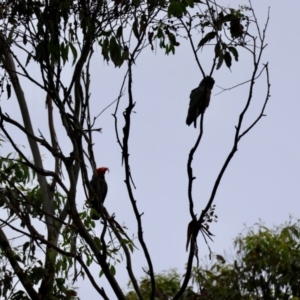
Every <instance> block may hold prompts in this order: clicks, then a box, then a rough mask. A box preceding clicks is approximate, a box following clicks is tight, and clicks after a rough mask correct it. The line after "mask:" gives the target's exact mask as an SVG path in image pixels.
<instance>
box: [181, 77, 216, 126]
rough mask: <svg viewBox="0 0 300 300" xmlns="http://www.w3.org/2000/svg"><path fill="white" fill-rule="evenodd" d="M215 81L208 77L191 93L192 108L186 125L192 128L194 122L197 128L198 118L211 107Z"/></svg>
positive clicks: (190, 107)
mask: <svg viewBox="0 0 300 300" xmlns="http://www.w3.org/2000/svg"><path fill="white" fill-rule="evenodd" d="M214 83H215V81H214V79H213V78H212V77H210V76H206V77H204V78H203V79H202V81H201V82H200V84H199V86H198V87H197V88H195V89H193V90H192V91H191V95H190V106H189V110H188V115H187V118H186V124H187V125H188V126H190V125H191V124H192V123H193V122H194V126H195V128H196V120H197V118H198V117H199V116H200V115H201V114H203V113H204V111H205V109H206V108H207V107H208V105H209V101H210V94H211V90H212V88H213V86H214Z"/></svg>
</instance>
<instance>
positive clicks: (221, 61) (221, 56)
mask: <svg viewBox="0 0 300 300" xmlns="http://www.w3.org/2000/svg"><path fill="white" fill-rule="evenodd" d="M223 60H224V56H223V53H222V52H221V54H220V56H219V60H218V64H217V70H219V69H220V68H221V66H222V64H223Z"/></svg>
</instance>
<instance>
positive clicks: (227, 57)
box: [224, 52, 232, 69]
mask: <svg viewBox="0 0 300 300" xmlns="http://www.w3.org/2000/svg"><path fill="white" fill-rule="evenodd" d="M224 60H225V64H226V66H227V67H228V68H229V69H230V67H231V61H232V58H231V55H230V53H229V52H225V54H224Z"/></svg>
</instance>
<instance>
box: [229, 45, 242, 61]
mask: <svg viewBox="0 0 300 300" xmlns="http://www.w3.org/2000/svg"><path fill="white" fill-rule="evenodd" d="M228 50H229V51H230V52H231V53H232V55H233V56H234V59H235V61H238V60H239V53H238V51H237V50H236V48H235V47H228Z"/></svg>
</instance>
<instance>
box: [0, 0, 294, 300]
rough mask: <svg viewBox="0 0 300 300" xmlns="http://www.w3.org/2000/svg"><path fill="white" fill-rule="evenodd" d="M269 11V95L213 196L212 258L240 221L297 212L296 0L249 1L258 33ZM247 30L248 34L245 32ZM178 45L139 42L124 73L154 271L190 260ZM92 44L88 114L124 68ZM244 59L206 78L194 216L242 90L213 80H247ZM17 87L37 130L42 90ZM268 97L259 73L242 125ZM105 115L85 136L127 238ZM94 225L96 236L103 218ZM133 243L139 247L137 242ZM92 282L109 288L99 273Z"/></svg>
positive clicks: (217, 165) (186, 130) (117, 153)
mask: <svg viewBox="0 0 300 300" xmlns="http://www.w3.org/2000/svg"><path fill="white" fill-rule="evenodd" d="M218 3H219V4H220V5H224V6H227V5H228V6H232V7H234V8H236V5H238V4H247V1H240V0H237V1H218ZM269 6H270V8H271V10H270V21H269V27H268V29H267V34H266V35H267V38H266V41H267V44H268V47H267V48H266V50H265V52H264V55H263V58H262V60H261V63H267V62H269V70H270V81H271V98H270V100H269V103H268V105H267V108H266V111H265V113H266V115H267V116H266V117H264V118H263V119H261V121H260V122H259V123H258V124H257V125H256V126H255V128H254V129H253V130H252V131H251V132H250V133H249V134H247V135H246V136H245V137H244V139H243V140H242V141H241V143H240V145H239V148H238V151H237V152H236V154H235V157H234V158H233V160H232V162H231V163H230V166H229V167H228V169H227V171H226V173H225V176H224V177H223V179H222V181H221V184H220V187H219V189H218V192H217V195H216V198H215V202H214V203H215V204H216V205H217V207H216V214H217V215H218V217H219V221H218V223H213V224H212V226H211V231H212V233H213V234H214V235H215V237H214V242H213V243H210V247H211V250H212V251H213V252H214V253H220V254H221V253H223V251H225V250H226V251H228V250H230V248H232V241H233V239H234V238H235V237H236V236H237V235H238V233H240V232H241V231H242V230H243V228H244V224H246V225H247V226H251V225H253V224H254V223H256V222H258V221H259V219H261V220H262V221H264V222H265V224H266V225H267V226H272V225H273V224H277V225H279V224H281V223H283V222H285V221H287V220H288V218H289V215H290V214H292V215H293V216H294V217H295V218H298V217H299V200H300V197H299V196H300V185H299V179H300V176H299V175H300V174H299V173H300V156H299V150H300V149H299V148H300V143H299V142H300V140H299V139H300V126H299V125H300V119H299V113H300V103H299V98H300V84H299V79H300V76H299V75H300V68H299V67H300V65H299V59H298V57H299V49H300V38H299V32H298V31H299V24H298V23H299V21H298V19H299V16H298V14H299V10H300V2H299V1H296V0H294V1H288V2H287V1H279V0H264V1H258V0H253V7H254V10H255V13H256V16H257V18H258V20H259V23H260V25H261V29H262V26H263V25H264V24H265V22H266V19H267V14H268V7H269ZM252 28H253V27H252ZM250 31H251V29H250ZM252 32H253V33H254V28H253V31H252ZM200 39H201V35H199V36H198V37H197V36H195V40H196V41H197V40H199V41H200ZM180 42H181V46H180V47H179V48H177V49H176V55H174V56H173V55H170V56H165V55H164V53H163V50H161V49H157V51H156V53H152V52H151V50H150V48H149V49H147V50H146V51H145V52H144V53H143V54H142V55H141V56H140V57H139V59H138V60H137V64H136V67H134V69H133V81H134V85H133V91H134V100H135V101H136V102H137V103H136V106H135V109H134V111H135V112H136V114H133V117H132V127H131V135H130V144H129V152H130V161H131V171H132V175H133V179H134V182H135V184H136V187H137V189H136V190H135V191H134V195H135V199H136V200H137V204H138V207H139V209H140V212H144V215H143V217H142V220H143V228H144V237H145V241H146V243H147V245H148V249H149V251H150V254H151V256H152V261H153V264H154V270H155V272H156V273H159V272H161V271H163V270H168V269H170V268H177V269H178V270H179V271H180V272H183V271H184V266H185V263H186V262H187V257H188V253H187V252H186V251H185V242H186V229H187V225H188V223H189V221H190V220H191V218H190V214H189V205H188V197H187V182H188V181H187V172H186V164H187V157H188V154H189V151H190V149H191V147H192V146H193V145H194V143H195V141H196V138H197V136H198V128H197V129H194V128H193V126H190V127H188V126H187V125H186V124H185V119H186V114H187V110H188V104H189V95H190V91H191V90H192V89H193V88H195V87H196V86H198V84H199V82H200V81H201V79H202V75H201V73H200V71H199V69H198V66H197V64H196V62H195V59H194V57H193V53H192V51H191V49H190V48H189V44H188V42H185V41H184V40H181V41H180ZM97 51H98V54H96V55H95V57H94V62H93V68H92V77H91V78H92V90H91V91H92V96H91V101H92V102H93V112H94V113H95V115H97V114H98V113H99V112H101V111H102V110H103V109H104V108H105V107H106V106H107V105H108V104H110V103H111V102H112V101H113V100H114V99H115V98H116V97H117V96H118V93H119V89H120V85H121V82H122V80H123V75H124V73H125V68H123V67H122V68H121V69H115V68H114V67H113V65H112V64H111V63H110V64H109V66H107V64H106V63H104V62H103V59H102V57H101V55H100V49H98V50H97ZM212 51H213V49H211V48H207V49H206V50H204V51H203V52H202V53H199V59H200V61H201V63H202V64H203V68H204V70H205V71H206V73H208V72H209V71H210V68H211V63H212V54H211V52H212ZM250 60H251V57H250V55H249V54H247V53H246V52H244V51H240V60H239V62H235V61H233V64H232V68H231V71H230V70H229V69H228V68H226V67H225V66H223V67H222V68H221V69H220V70H218V71H215V72H214V74H213V77H214V79H215V86H214V89H213V92H212V98H211V103H210V106H209V108H208V110H207V112H206V114H205V120H204V122H205V123H204V137H203V141H202V142H201V144H200V146H199V148H198V150H197V152H196V154H195V157H194V161H193V170H194V175H195V176H196V180H195V181H194V189H193V196H194V202H195V212H196V213H197V214H198V216H199V214H200V213H201V210H202V209H203V208H204V207H205V205H206V203H207V200H208V198H209V196H210V194H211V190H212V187H213V184H214V182H215V179H216V177H217V174H218V173H219V171H220V169H221V167H222V165H223V163H224V161H225V158H226V157H227V155H228V153H229V151H230V149H231V147H232V142H233V137H234V133H235V127H234V126H235V124H237V121H238V115H239V113H240V111H241V108H242V107H243V105H244V104H245V102H246V99H247V96H248V93H247V90H248V85H244V86H242V87H238V88H236V89H234V90H231V91H228V92H224V93H221V94H219V95H216V94H218V93H219V92H220V88H219V87H218V86H221V87H223V88H228V87H231V86H235V85H237V84H239V83H241V82H243V81H245V80H247V79H249V78H250V74H251V72H252V65H251V62H249V61H250ZM37 72H38V71H37ZM37 74H38V73H37ZM66 76H67V75H66ZM25 93H26V94H27V96H28V100H29V102H30V104H29V105H30V108H31V109H32V110H31V114H32V117H33V119H34V124H35V126H34V127H35V128H36V129H38V128H39V129H41V130H42V131H43V132H45V134H46V133H47V127H46V126H47V124H46V123H45V114H46V110H45V105H44V99H45V98H44V95H43V94H40V97H41V99H42V100H41V101H39V102H38V105H37V101H36V98H37V95H39V94H38V93H39V92H37V91H35V90H26V88H25ZM265 95H266V81H265V76H263V77H262V78H260V79H259V80H257V85H256V88H255V91H254V95H253V108H251V110H250V111H249V115H248V117H247V118H246V124H249V123H250V122H251V120H253V119H255V118H256V117H257V115H258V113H259V111H260V108H261V105H262V103H263V101H264V99H265ZM3 101H4V100H2V103H1V104H3ZM12 101H15V98H14V97H13V99H11V100H9V102H7V103H8V104H9V106H7V105H5V104H3V105H4V107H5V106H7V107H6V111H8V112H10V114H12V113H13V112H12V108H13V109H14V111H15V106H13V105H11V103H12ZM126 105H127V98H126V96H125V97H124V98H122V100H121V106H122V108H124V107H125V106H126ZM113 112H114V106H112V107H111V108H109V109H107V110H106V111H105V112H104V113H103V114H102V115H101V117H100V118H99V119H98V120H97V125H98V126H99V127H101V128H102V134H98V135H96V136H94V142H95V144H96V145H95V155H96V161H97V163H98V166H99V167H100V166H107V167H109V169H110V173H108V174H107V176H106V180H107V183H108V194H107V197H106V200H105V206H106V208H107V209H108V211H109V212H110V213H113V212H114V213H115V214H116V219H117V220H118V222H119V223H125V224H126V226H127V227H128V234H129V235H130V236H131V235H132V234H135V236H136V229H137V226H136V222H135V218H134V216H133V213H132V209H131V204H130V201H129V198H128V196H127V192H126V189H125V183H124V171H123V169H122V167H121V150H120V148H119V146H118V144H117V142H116V137H115V133H114V119H113V117H112V113H113ZM14 113H15V112H14ZM119 122H120V124H121V125H123V117H122V110H120V111H119ZM121 125H120V128H121ZM120 132H121V133H122V130H120ZM36 133H37V131H36ZM63 139H64V131H62V132H61V134H60V142H61V144H62V147H65V148H64V150H65V153H68V152H70V151H69V144H67V143H65V141H64V140H63ZM20 141H22V140H20ZM20 143H21V142H20ZM24 144H26V141H25V140H24ZM5 146H6V145H4V150H5ZM26 147H27V145H26ZM42 153H44V154H45V156H44V160H45V166H46V167H49V168H52V166H53V164H52V160H51V157H50V155H49V154H47V153H46V152H45V149H42ZM91 173H92V172H90V174H91ZM81 199H82V200H81ZM84 200H85V198H84V194H83V191H82V186H81V184H79V186H78V202H77V203H78V207H79V208H80V209H81V207H82V205H83V202H84ZM98 226H99V232H100V230H101V227H100V226H101V225H98ZM198 245H199V257H200V258H203V257H204V256H205V255H207V254H208V249H207V247H206V245H205V244H204V243H203V240H202V238H201V236H200V235H199V238H198ZM137 247H138V248H139V249H141V247H140V246H139V244H138V242H137ZM133 265H134V270H135V271H136V275H137V276H138V277H140V276H142V275H144V274H143V271H142V267H145V266H146V261H145V259H144V257H143V254H142V251H141V250H140V251H136V252H135V253H134V255H133ZM116 268H117V275H116V276H117V279H118V280H119V281H120V282H121V286H122V287H123V288H124V289H125V288H126V283H127V281H128V276H127V273H126V269H125V265H124V264H121V265H120V266H117V267H116ZM94 270H95V276H97V273H98V272H99V270H98V269H97V268H96V267H95V268H94ZM97 281H98V282H100V284H101V285H104V287H105V289H107V291H108V290H109V287H108V285H107V284H106V283H105V279H104V278H101V279H100V281H99V280H97ZM108 293H109V295H111V299H114V296H112V294H111V293H110V292H108ZM79 296H81V297H82V299H87V298H88V297H95V296H96V292H94V290H93V289H92V288H91V287H90V285H89V283H88V281H87V280H86V282H84V283H82V284H80V290H79ZM91 299H93V298H91Z"/></svg>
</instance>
